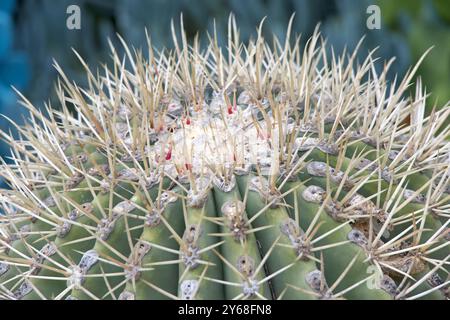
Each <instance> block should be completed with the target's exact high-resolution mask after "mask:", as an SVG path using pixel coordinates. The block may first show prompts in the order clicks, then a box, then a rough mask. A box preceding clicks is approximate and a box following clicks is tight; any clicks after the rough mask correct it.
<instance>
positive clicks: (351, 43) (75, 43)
mask: <svg viewBox="0 0 450 320" xmlns="http://www.w3.org/2000/svg"><path fill="white" fill-rule="evenodd" d="M73 4H75V5H78V6H79V7H80V9H81V30H69V29H68V28H67V27H66V19H67V18H68V16H69V15H68V14H67V13H66V10H67V7H68V6H69V5H73ZM372 4H376V5H378V6H379V7H380V9H381V21H382V23H381V29H379V30H369V29H367V27H366V19H367V18H368V16H369V14H367V13H366V9H367V7H368V6H369V5H372ZM181 12H183V15H184V21H185V27H186V31H187V35H188V37H191V38H192V37H194V36H195V34H196V32H197V31H200V35H201V39H203V40H206V32H204V31H212V26H213V21H214V19H215V21H216V25H217V30H218V33H219V36H220V35H221V36H224V35H225V31H226V26H227V19H228V15H229V13H230V12H233V13H234V14H235V16H236V19H237V22H238V25H239V28H240V30H241V37H242V40H244V41H245V40H248V39H249V37H251V36H252V35H254V34H255V30H256V26H257V25H258V23H259V22H260V20H261V19H262V18H263V17H264V16H267V21H266V24H265V28H264V33H265V35H266V36H267V37H270V35H271V34H272V33H275V34H276V35H277V36H279V37H283V35H284V33H285V30H286V27H287V24H288V21H289V18H290V16H291V15H292V13H293V12H296V18H295V20H294V25H293V31H294V32H295V33H302V35H303V36H302V39H303V41H305V40H306V39H307V38H308V37H309V36H310V35H311V33H312V32H313V30H314V27H315V26H316V25H317V23H318V22H321V23H322V26H321V31H322V33H323V35H324V36H325V37H327V39H328V43H329V44H331V45H333V46H334V48H335V50H336V51H337V52H340V51H342V49H343V48H344V46H347V47H348V48H349V49H352V48H354V47H355V45H356V44H357V42H358V41H359V39H360V38H361V37H362V36H363V35H366V39H365V41H364V43H363V46H362V48H361V50H360V57H361V59H362V58H364V56H365V55H366V54H367V52H368V51H369V50H370V49H372V48H375V47H379V49H378V51H377V56H379V57H381V58H382V59H381V60H380V66H382V63H383V62H384V61H385V60H387V59H389V58H390V57H392V56H395V57H396V58H397V60H396V62H395V64H394V66H393V69H392V72H391V75H390V76H391V77H394V76H395V74H398V75H400V76H401V75H402V74H404V72H405V71H406V70H407V68H408V67H409V66H410V65H411V64H412V63H414V62H415V61H417V60H418V58H419V57H420V56H421V55H422V53H423V52H424V51H425V50H426V49H428V48H429V47H430V46H433V45H434V46H435V48H434V50H433V51H432V53H431V54H430V55H429V56H428V57H427V59H426V60H425V62H424V63H423V64H422V67H421V68H420V70H419V74H420V75H421V76H422V78H423V82H424V84H425V86H426V87H427V91H432V92H433V94H432V95H431V96H430V98H429V104H430V105H433V104H434V103H435V102H436V103H437V104H438V105H443V104H445V103H446V102H447V101H449V100H450V90H449V88H450V1H449V0H396V1H391V0H58V1H55V0H0V113H3V114H5V115H6V116H8V117H9V118H12V119H14V120H15V121H18V122H20V121H21V120H22V117H23V115H24V114H25V112H23V109H24V108H21V107H18V103H17V100H18V98H17V95H16V94H15V93H14V91H13V90H12V89H11V86H14V87H16V88H17V89H18V90H20V91H22V92H23V93H24V94H25V95H26V96H27V97H28V98H29V99H30V100H31V101H32V102H33V103H34V104H35V105H36V106H38V107H39V106H42V105H43V103H44V102H48V101H50V102H53V106H54V107H57V103H56V97H55V93H54V90H53V86H54V81H55V79H56V72H55V70H54V68H53V67H52V64H53V59H56V61H58V63H59V64H60V65H61V66H62V67H63V69H64V70H65V71H66V73H67V74H68V75H69V77H70V78H71V79H73V80H75V81H76V82H78V83H79V84H80V85H83V83H84V81H85V77H84V74H83V71H82V69H81V66H80V64H79V62H78V60H77V59H76V57H75V56H74V54H73V53H72V52H71V48H72V47H73V48H75V49H76V50H77V51H78V52H79V53H80V54H81V55H82V56H83V57H84V58H85V59H86V60H87V62H88V63H89V64H90V65H91V66H94V67H95V66H98V65H99V64H98V63H99V62H106V61H108V59H109V52H108V50H109V49H108V42H107V39H108V38H111V40H112V41H113V43H115V44H117V38H116V36H115V34H116V33H117V32H118V33H120V34H121V35H122V36H123V37H124V38H125V39H126V40H127V42H128V43H130V44H132V45H134V46H136V47H141V46H144V45H145V33H144V28H145V27H147V28H148V30H149V31H150V34H151V35H152V40H153V42H154V44H155V45H156V46H157V47H159V48H161V47H171V45H172V41H171V33H170V21H171V18H174V20H175V22H176V24H177V25H178V24H179V16H180V13H181ZM268 39H270V38H268ZM223 40H225V37H223ZM204 42H205V41H204ZM0 128H1V129H2V130H4V131H8V130H13V127H12V126H11V125H9V124H8V122H7V121H6V120H5V119H4V118H2V119H0ZM8 153H9V151H8V148H7V146H6V144H4V143H2V144H0V156H2V157H4V158H5V159H6V157H7V155H8Z"/></svg>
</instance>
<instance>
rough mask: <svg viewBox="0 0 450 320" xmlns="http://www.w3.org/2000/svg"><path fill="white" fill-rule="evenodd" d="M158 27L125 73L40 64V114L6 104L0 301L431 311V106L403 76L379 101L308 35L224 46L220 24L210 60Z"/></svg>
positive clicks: (441, 264)
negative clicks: (154, 42) (298, 302)
mask: <svg viewBox="0 0 450 320" xmlns="http://www.w3.org/2000/svg"><path fill="white" fill-rule="evenodd" d="M260 28H262V25H261V27H260ZM175 34H176V33H175V32H174V40H175V41H174V43H175V49H174V50H173V51H163V52H156V51H154V50H153V49H152V48H151V43H149V47H150V50H149V52H150V55H149V60H145V59H144V58H143V57H142V54H140V51H139V50H136V51H133V50H130V49H129V48H128V47H127V46H126V45H125V44H124V49H125V52H126V58H127V60H128V62H129V63H127V65H129V66H130V69H129V70H125V69H124V67H123V61H122V60H123V59H122V58H120V57H119V56H118V54H117V52H116V51H115V50H113V52H112V57H113V68H112V69H111V70H109V69H105V73H104V74H100V72H98V73H92V72H91V71H90V70H89V69H88V67H87V65H86V64H85V63H84V61H82V64H83V66H84V67H85V68H86V73H87V75H88V77H89V87H88V88H84V89H81V88H79V87H78V86H76V85H74V84H73V83H72V82H71V81H70V80H69V79H68V78H67V77H66V75H65V74H64V72H63V71H62V70H61V68H60V67H59V66H57V70H58V72H59V73H60V76H61V81H62V83H63V85H61V86H58V97H60V99H61V106H60V110H59V111H50V112H49V116H44V115H42V114H41V113H40V112H38V111H36V109H35V108H34V107H33V106H32V105H31V104H30V103H29V102H28V101H27V100H26V99H25V98H24V97H22V98H23V101H24V102H23V104H24V105H25V107H27V108H28V109H29V111H30V115H31V116H30V121H29V122H28V123H27V124H26V125H24V126H22V127H20V130H19V131H20V137H12V136H10V135H9V134H7V133H4V132H3V133H2V137H3V138H4V139H5V140H7V141H8V143H9V144H10V145H11V149H12V153H11V154H12V160H13V164H9V165H8V164H6V163H3V164H2V165H1V166H0V174H1V175H2V177H4V179H5V180H6V181H8V182H9V184H10V185H11V189H9V190H2V191H1V194H0V200H1V204H2V209H3V211H4V213H5V214H4V215H2V216H0V299H121V300H124V299H139V300H142V299H154V300H157V299H183V300H184V299H185V300H188V299H198V300H201V299H217V300H222V299H448V297H449V276H448V274H449V257H450V246H449V216H450V207H449V203H450V188H449V185H450V164H449V159H450V158H449V154H450V144H449V142H448V141H449V137H450V128H448V127H446V126H445V124H444V123H445V120H446V119H447V118H448V117H449V116H450V108H449V104H448V103H447V104H446V105H445V106H444V107H443V108H440V109H439V110H435V111H434V112H433V113H432V114H431V115H430V116H425V115H424V109H425V101H426V99H425V98H426V94H425V92H424V91H423V89H422V84H421V81H420V79H419V80H418V81H417V83H416V94H415V96H408V97H406V95H405V92H406V91H405V90H406V89H407V87H408V85H409V84H410V83H411V81H412V80H413V76H414V72H415V71H416V70H417V66H415V67H414V68H413V69H411V72H409V73H407V74H406V76H405V78H404V79H403V80H402V81H401V82H400V83H399V84H398V85H397V87H396V88H393V86H389V85H388V82H387V80H386V76H387V72H388V67H389V66H390V64H387V65H386V67H385V68H384V69H383V70H382V71H381V72H379V73H376V71H375V70H376V68H373V64H374V62H373V61H374V59H373V57H372V56H371V55H370V56H369V57H368V58H367V59H366V60H364V61H362V63H361V64H359V65H357V64H356V63H355V59H356V58H355V57H356V55H355V54H352V55H351V56H348V57H344V56H343V57H339V58H336V57H335V58H334V59H333V61H332V62H331V63H330V62H329V61H328V60H327V61H325V60H324V59H325V57H326V50H327V49H326V47H325V46H324V45H323V44H322V43H321V38H320V35H319V33H318V32H317V31H316V32H315V33H314V35H313V37H312V38H311V39H310V41H309V42H308V43H307V45H306V46H305V48H304V49H303V50H300V44H299V41H298V40H296V41H292V39H291V38H290V27H289V31H288V33H287V34H288V36H287V39H286V42H285V43H284V44H282V43H281V42H279V41H278V42H276V43H277V45H276V46H275V47H273V48H271V47H270V46H269V45H268V44H267V43H266V42H265V40H264V39H263V37H262V35H261V29H259V31H258V35H257V37H256V38H255V39H254V40H252V41H250V42H249V43H248V44H241V43H240V41H239V33H238V31H237V27H236V23H235V21H234V18H233V17H230V20H229V37H228V38H227V39H228V46H227V48H226V54H224V53H222V51H223V49H224V48H219V47H218V44H217V43H218V41H217V39H214V38H213V39H212V40H211V42H210V43H209V44H207V50H206V51H205V50H202V49H201V48H202V47H201V46H200V44H199V43H198V42H197V41H195V42H194V43H192V44H188V43H187V41H186V38H185V35H184V34H183V35H182V39H181V42H180V41H178V39H176V36H175ZM132 52H134V53H132ZM421 61H422V59H421ZM421 61H419V63H420V62H421ZM67 101H70V102H71V104H72V105H73V106H74V108H75V110H76V112H77V115H76V116H73V115H72V113H71V112H69V110H68V108H67V106H66V103H67Z"/></svg>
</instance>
